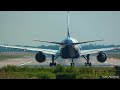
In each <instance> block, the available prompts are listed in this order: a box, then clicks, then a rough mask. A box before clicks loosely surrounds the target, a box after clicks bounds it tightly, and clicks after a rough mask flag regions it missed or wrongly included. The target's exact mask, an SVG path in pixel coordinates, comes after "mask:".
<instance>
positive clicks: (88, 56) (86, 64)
mask: <svg viewBox="0 0 120 90" xmlns="http://www.w3.org/2000/svg"><path fill="white" fill-rule="evenodd" d="M83 57H84V58H85V59H86V61H87V62H85V66H91V65H92V64H91V62H89V61H90V54H87V56H84V55H83Z"/></svg>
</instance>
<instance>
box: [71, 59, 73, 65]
mask: <svg viewBox="0 0 120 90" xmlns="http://www.w3.org/2000/svg"><path fill="white" fill-rule="evenodd" d="M71 66H74V62H73V58H72V62H71Z"/></svg>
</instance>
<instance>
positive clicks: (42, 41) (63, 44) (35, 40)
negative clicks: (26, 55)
mask: <svg viewBox="0 0 120 90" xmlns="http://www.w3.org/2000/svg"><path fill="white" fill-rule="evenodd" d="M33 41H38V42H46V43H53V44H59V45H66V44H68V43H61V42H50V41H41V40H33ZM96 41H103V40H94V41H86V42H77V43H71V45H77V44H84V43H90V42H96Z"/></svg>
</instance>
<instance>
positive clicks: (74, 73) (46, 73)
mask: <svg viewBox="0 0 120 90" xmlns="http://www.w3.org/2000/svg"><path fill="white" fill-rule="evenodd" d="M117 75H118V73H116V69H115V68H114V67H63V66H61V65H57V66H56V67H52V68H43V67H34V68H33V67H28V66H24V67H17V66H6V67H3V68H0V79H100V78H101V77H102V76H107V77H109V76H117Z"/></svg>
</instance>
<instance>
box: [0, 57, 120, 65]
mask: <svg viewBox="0 0 120 90" xmlns="http://www.w3.org/2000/svg"><path fill="white" fill-rule="evenodd" d="M90 58H91V60H90V61H91V63H92V65H93V66H114V65H117V66H120V60H118V59H113V58H108V59H107V61H106V62H105V63H100V62H98V61H97V60H96V57H95V56H91V57H90ZM50 62H51V59H50V58H47V59H46V61H45V62H43V63H38V62H37V61H36V60H35V58H34V57H24V58H14V59H8V60H3V61H0V67H3V66H6V65H17V66H24V65H27V66H43V67H49V63H50ZM85 62H86V60H85V59H84V58H79V59H75V60H74V63H75V66H84V65H85ZM56 63H57V64H61V65H63V66H69V65H70V63H71V60H69V59H68V60H67V59H61V58H58V59H57V60H56Z"/></svg>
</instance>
